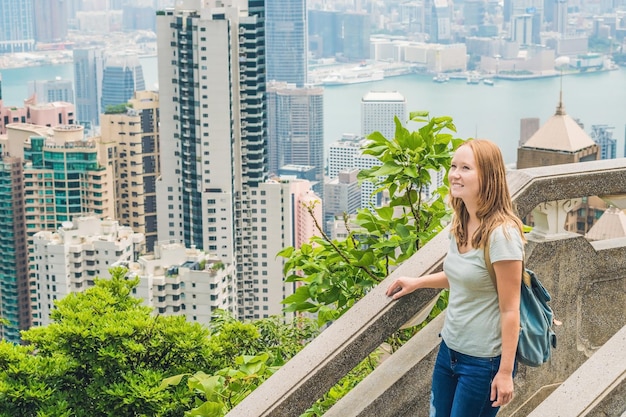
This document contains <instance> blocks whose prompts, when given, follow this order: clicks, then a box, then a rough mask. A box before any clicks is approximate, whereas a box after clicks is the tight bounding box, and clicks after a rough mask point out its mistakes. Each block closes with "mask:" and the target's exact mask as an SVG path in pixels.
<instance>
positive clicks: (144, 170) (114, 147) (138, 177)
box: [100, 91, 161, 252]
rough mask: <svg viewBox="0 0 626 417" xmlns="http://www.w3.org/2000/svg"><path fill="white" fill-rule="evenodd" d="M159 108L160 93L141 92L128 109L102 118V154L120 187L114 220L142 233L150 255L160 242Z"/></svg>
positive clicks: (132, 100)
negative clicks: (158, 234)
mask: <svg viewBox="0 0 626 417" xmlns="http://www.w3.org/2000/svg"><path fill="white" fill-rule="evenodd" d="M158 109H159V95H158V93H155V92H152V91H138V92H135V94H134V96H133V98H132V99H131V100H129V101H128V107H127V108H126V109H125V110H123V111H121V112H119V113H105V114H103V115H102V116H101V122H102V123H101V135H100V141H101V145H100V146H101V149H102V152H101V154H102V158H103V159H106V163H107V164H109V165H112V167H113V173H114V183H115V188H116V192H115V196H116V200H115V217H114V218H115V219H116V220H118V221H119V222H120V223H121V224H122V225H124V226H130V227H132V229H133V230H134V231H135V232H138V233H142V234H143V235H144V236H145V239H146V249H147V251H149V252H151V251H153V249H154V245H155V243H156V241H157V201H156V182H157V178H158V177H159V175H160V164H161V163H160V159H159V157H160V153H159V128H158V124H159V117H158V114H159V112H158ZM109 150H110V151H109Z"/></svg>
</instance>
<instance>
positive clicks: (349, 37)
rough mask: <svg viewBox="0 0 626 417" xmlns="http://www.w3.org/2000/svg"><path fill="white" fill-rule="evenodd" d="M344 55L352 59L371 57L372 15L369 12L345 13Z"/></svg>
mask: <svg viewBox="0 0 626 417" xmlns="http://www.w3.org/2000/svg"><path fill="white" fill-rule="evenodd" d="M342 17H343V28H342V29H343V30H342V34H343V36H342V38H343V56H344V57H345V58H347V59H349V60H352V61H362V60H366V59H369V57H370V21H369V19H370V16H369V14H367V13H345V14H343V16H342Z"/></svg>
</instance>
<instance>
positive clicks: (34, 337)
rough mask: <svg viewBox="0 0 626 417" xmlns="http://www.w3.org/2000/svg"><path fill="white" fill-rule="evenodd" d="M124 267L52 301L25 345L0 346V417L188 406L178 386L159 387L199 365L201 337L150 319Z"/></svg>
mask: <svg viewBox="0 0 626 417" xmlns="http://www.w3.org/2000/svg"><path fill="white" fill-rule="evenodd" d="M126 272H127V271H126V270H125V269H124V268H112V269H111V275H112V277H111V279H109V280H104V279H98V280H96V286H95V287H93V288H91V289H89V290H87V291H86V292H85V293H82V294H70V295H68V296H67V297H65V298H64V299H62V300H60V301H58V302H57V303H56V309H55V310H53V312H52V314H51V318H52V320H53V322H52V323H51V324H50V325H48V326H45V327H36V328H32V329H31V330H28V331H26V332H24V333H23V337H22V339H23V340H24V341H25V342H27V343H29V345H28V346H15V345H10V344H8V343H2V344H1V345H0V363H1V364H3V365H4V366H0V415H2V416H16V415H19V416H25V417H28V416H77V417H80V416H111V415H115V416H175V415H182V413H183V411H184V410H185V409H187V408H188V407H189V406H190V404H191V396H190V395H189V393H187V392H186V390H184V389H182V388H181V389H179V390H176V391H169V392H167V391H162V390H159V389H158V388H159V385H160V383H161V381H162V380H163V379H164V378H165V377H167V376H168V375H171V374H172V373H182V372H190V371H191V369H196V368H205V367H207V365H208V360H207V358H209V357H210V350H209V344H208V342H207V336H208V332H207V330H206V329H203V328H202V327H201V326H200V325H198V324H191V323H188V322H186V321H185V318H184V317H174V316H171V317H163V316H156V317H155V316H153V315H152V314H151V309H150V308H149V307H145V306H142V305H140V303H141V301H140V300H138V299H135V298H133V297H132V295H131V294H132V289H133V288H134V287H135V286H136V285H137V283H138V280H127V279H126V278H125V274H126Z"/></svg>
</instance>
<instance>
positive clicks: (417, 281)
mask: <svg viewBox="0 0 626 417" xmlns="http://www.w3.org/2000/svg"><path fill="white" fill-rule="evenodd" d="M449 287H450V284H449V283H448V277H446V274H445V273H444V272H443V271H440V272H435V273H434V274H430V275H423V276H421V277H419V278H415V277H400V278H397V279H395V280H394V281H393V282H392V283H391V285H390V286H389V287H387V291H386V293H385V294H387V296H388V297H392V298H393V299H394V300H397V299H398V298H400V297H403V296H405V295H407V294H410V293H412V292H413V291H415V290H416V289H418V288H449Z"/></svg>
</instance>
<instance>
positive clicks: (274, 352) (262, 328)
mask: <svg viewBox="0 0 626 417" xmlns="http://www.w3.org/2000/svg"><path fill="white" fill-rule="evenodd" d="M210 332H211V339H210V343H211V345H212V347H213V349H214V350H215V352H216V356H215V358H214V359H215V361H214V362H213V363H212V364H211V367H210V369H213V371H211V372H209V373H206V372H203V371H198V372H196V373H195V374H193V375H191V374H188V373H183V374H179V375H175V376H173V377H170V378H167V379H165V380H164V381H163V383H162V384H161V389H166V388H170V387H178V386H181V385H183V384H181V383H182V382H183V381H186V386H187V388H188V391H189V392H190V393H191V394H192V395H193V396H194V406H193V408H192V409H191V410H189V411H187V412H186V413H185V416H200V417H202V416H205V417H219V416H224V415H226V413H228V411H230V410H231V409H232V408H233V407H235V406H236V405H237V404H239V403H240V402H241V401H242V400H243V399H244V398H245V397H246V396H247V395H248V394H250V393H251V392H252V391H253V390H254V389H256V388H257V387H258V386H259V385H261V383H263V381H265V380H266V379H267V378H269V377H270V376H271V375H272V374H273V373H274V372H275V371H276V370H277V369H278V368H279V367H280V366H282V365H284V364H285V362H287V360H289V359H290V358H291V357H293V356H294V355H295V354H296V353H298V352H299V351H300V350H301V349H302V348H303V347H304V345H305V343H306V341H308V340H310V339H311V338H313V337H315V336H316V335H317V333H318V329H317V327H316V326H315V325H314V324H313V322H312V321H311V320H309V319H306V318H303V317H297V318H296V319H295V320H294V321H293V322H292V323H290V324H289V325H285V324H284V323H282V319H281V318H280V317H270V318H267V319H262V320H258V321H255V322H254V323H242V322H239V321H237V320H235V319H234V318H233V317H232V316H231V315H229V314H228V313H227V312H225V311H221V310H219V311H216V314H215V316H214V317H213V318H212V320H211V325H210ZM231 358H235V359H234V361H233V360H232V359H231ZM220 366H221V368H219V369H218V368H216V367H220Z"/></svg>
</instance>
